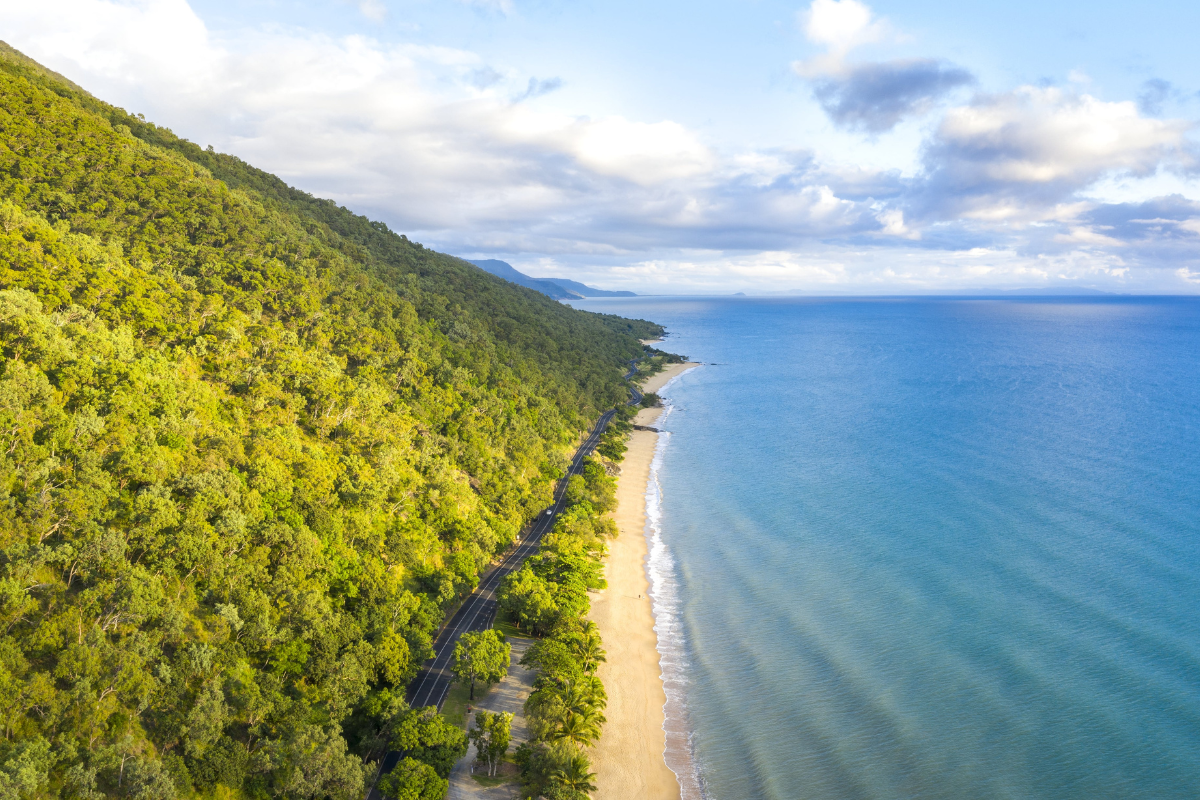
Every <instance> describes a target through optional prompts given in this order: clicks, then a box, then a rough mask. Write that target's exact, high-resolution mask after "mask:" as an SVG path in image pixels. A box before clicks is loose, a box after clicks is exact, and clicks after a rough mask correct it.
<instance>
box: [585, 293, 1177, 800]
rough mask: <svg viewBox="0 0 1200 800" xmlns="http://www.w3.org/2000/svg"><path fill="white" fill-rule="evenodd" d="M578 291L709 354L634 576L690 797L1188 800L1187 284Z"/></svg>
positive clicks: (679, 384) (671, 444)
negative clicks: (1171, 289)
mask: <svg viewBox="0 0 1200 800" xmlns="http://www.w3.org/2000/svg"><path fill="white" fill-rule="evenodd" d="M579 305H580V306H581V307H586V308H590V309H594V310H601V311H606V312H613V313H621V314H627V315H630V316H639V317H644V318H648V319H653V320H655V321H658V322H661V323H663V324H665V325H667V327H668V328H669V330H670V331H671V338H670V339H669V340H668V345H669V348H668V349H671V350H674V351H677V352H681V353H685V354H687V355H688V356H691V357H692V358H693V359H694V360H702V361H704V362H708V364H707V365H706V366H704V367H701V368H698V369H696V370H693V371H691V372H689V373H687V374H686V375H685V376H683V377H682V378H680V379H679V380H678V381H676V382H675V383H674V384H673V385H672V386H671V387H670V388H669V389H668V390H667V392H666V393H667V394H668V395H669V397H670V400H671V403H672V409H671V413H670V414H669V415H668V416H667V417H666V419H665V421H664V423H663V424H664V426H665V427H666V428H667V429H668V430H670V431H671V435H670V436H669V437H666V440H665V442H664V444H663V450H662V453H661V467H660V469H659V470H658V473H657V484H658V487H657V488H658V490H660V491H661V517H660V518H659V519H658V526H659V531H658V533H659V535H660V536H661V544H662V545H663V547H664V548H665V550H666V551H667V554H668V557H666V558H665V560H660V561H659V562H658V565H657V567H656V569H660V570H664V571H665V572H664V574H662V575H659V576H658V577H659V581H658V584H657V590H658V592H659V594H660V596H657V597H656V598H655V602H656V609H657V610H658V611H659V613H660V614H661V615H662V617H661V618H660V620H659V621H660V625H662V627H663V630H664V631H665V633H664V637H665V638H667V639H669V641H666V642H664V645H663V646H664V647H665V648H666V649H665V652H667V653H668V655H669V656H670V654H671V653H677V657H676V656H671V657H669V658H668V659H667V661H668V662H670V663H668V672H670V671H671V670H672V669H674V670H675V671H676V673H678V674H676V675H675V679H674V680H673V681H672V683H671V685H670V692H671V694H672V695H673V699H674V705H673V706H672V715H673V718H674V721H673V724H675V725H676V726H677V727H678V726H686V729H687V730H688V731H690V735H691V738H690V745H689V744H688V742H687V741H686V740H683V746H684V747H685V748H687V747H690V755H691V756H692V758H693V761H694V765H695V769H696V771H697V772H698V774H699V778H700V780H701V781H702V783H703V786H704V790H703V794H704V796H706V797H709V798H716V799H718V800H737V799H738V798H813V799H814V800H817V799H819V800H852V799H853V800H859V799H862V800H867V799H869V798H870V799H874V798H880V799H881V800H882V799H883V798H886V799H887V800H894V799H895V798H947V799H949V798H955V800H960V799H962V798H1054V799H1055V800H1067V799H1069V798H1081V799H1082V798H1134V797H1139V798H1141V797H1144V798H1176V797H1178V798H1184V797H1187V798H1194V797H1197V796H1200V622H1198V614H1200V302H1197V301H1196V300H1192V299H1147V298H1132V299H1129V298H1125V299H1104V300H1090V299H1089V300H1063V299H1038V300H1027V301H1020V300H960V299H955V300H948V299H933V300H928V299H900V300H885V299H880V300H795V299H788V300H749V299H731V298H726V299H690V298H688V299H663V298H638V299H633V300H625V299H622V300H604V301H588V302H586V303H580V304H579ZM664 587H665V588H664ZM668 617H670V618H669V619H668ZM672 648H675V649H674V650H672ZM668 677H669V678H671V677H672V676H671V675H670V674H669V675H668ZM679 743H680V740H679V739H678V738H677V739H676V745H679ZM675 756H676V761H677V762H678V763H676V764H675V766H676V767H677V768H678V766H679V763H681V762H679V756H680V754H679V753H676V754H675ZM685 779H689V778H688V776H685ZM689 780H690V779H689ZM685 782H686V780H685Z"/></svg>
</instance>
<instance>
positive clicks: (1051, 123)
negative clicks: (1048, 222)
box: [922, 86, 1193, 222]
mask: <svg viewBox="0 0 1200 800" xmlns="http://www.w3.org/2000/svg"><path fill="white" fill-rule="evenodd" d="M1190 127H1191V126H1190V124H1188V123H1185V122H1182V121H1179V120H1158V119H1150V118H1147V117H1144V116H1142V115H1141V114H1139V113H1138V109H1137V107H1136V105H1135V104H1134V103H1132V102H1106V101H1102V100H1098V99H1096V98H1095V97H1092V96H1090V95H1087V94H1076V93H1073V92H1068V91H1064V90H1062V89H1058V88H1054V87H1049V88H1039V87H1033V86H1024V87H1021V88H1019V89H1017V90H1015V91H1012V92H1006V93H1002V94H992V95H985V96H981V97H978V98H976V99H975V100H973V101H972V102H971V103H969V104H967V105H964V106H959V107H957V108H953V109H951V110H950V111H949V112H948V113H947V114H946V116H945V118H944V119H943V120H942V122H941V125H940V126H939V127H938V129H937V132H936V134H935V135H934V137H933V139H932V140H931V141H930V142H929V143H928V144H927V147H926V151H925V156H924V159H925V166H926V170H927V173H928V182H927V185H926V186H925V187H924V188H923V190H922V191H923V194H924V196H925V200H926V202H928V203H929V204H931V205H932V206H935V207H936V208H937V211H938V213H940V214H941V215H942V216H943V217H967V218H972V219H979V220H988V221H1004V222H1009V221H1035V220H1041V219H1054V218H1056V217H1057V216H1061V215H1060V213H1059V212H1060V211H1061V204H1063V203H1066V202H1068V201H1069V200H1070V199H1071V197H1072V195H1073V194H1074V193H1075V192H1077V191H1079V190H1081V189H1083V188H1085V187H1087V186H1089V185H1091V184H1093V183H1095V182H1096V181H1097V180H1099V179H1100V178H1102V177H1105V176H1108V175H1112V174H1116V173H1119V174H1127V175H1134V176H1145V175H1150V174H1153V173H1154V172H1155V171H1156V170H1157V169H1158V168H1159V167H1160V165H1168V166H1177V167H1184V166H1188V165H1190V164H1191V163H1192V162H1193V157H1192V153H1191V146H1190V145H1189V143H1188V142H1187V139H1186V138H1185V134H1186V133H1187V131H1188V130H1189V128H1190Z"/></svg>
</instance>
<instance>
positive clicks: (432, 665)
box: [408, 410, 617, 710]
mask: <svg viewBox="0 0 1200 800" xmlns="http://www.w3.org/2000/svg"><path fill="white" fill-rule="evenodd" d="M616 413H617V412H616V411H615V410H614V411H606V412H604V414H603V415H602V416H601V417H600V419H599V420H598V421H597V422H596V425H595V427H594V428H593V429H592V432H591V433H590V434H589V435H588V437H587V439H585V440H584V442H583V444H581V445H579V449H578V450H576V451H575V458H574V459H573V460H572V461H571V466H570V468H569V469H568V470H567V474H566V475H564V476H563V477H562V479H560V480H559V482H558V486H557V487H556V488H555V490H554V502H553V503H552V504H551V505H550V507H549V508H547V509H546V510H544V511H542V512H541V513H540V514H538V516H537V518H536V519H535V520H534V522H533V525H532V526H531V527H530V528H529V530H528V531H527V532H526V533H525V535H524V537H523V538H521V539H519V540H518V541H517V544H516V546H515V547H513V548H511V549H510V550H509V551H508V553H507V554H506V555H505V556H504V559H503V560H502V561H501V562H500V563H499V564H497V565H495V566H493V567H492V568H491V569H489V570H488V571H487V572H485V573H484V575H483V578H482V579H480V581H479V586H478V588H476V589H475V591H474V592H473V593H472V594H471V596H470V597H468V598H467V599H466V601H465V602H464V603H463V604H462V605H461V606H460V607H459V609H458V611H457V612H455V614H454V616H453V617H451V618H450V622H449V623H447V624H446V626H445V627H444V628H442V631H441V633H439V634H438V637H437V639H435V640H434V643H433V652H434V656H433V659H431V660H430V661H429V662H427V663H426V665H425V666H424V667H423V668H422V669H421V671H420V672H418V673H417V677H416V678H415V679H414V680H413V682H412V683H411V684H409V691H408V704H409V705H410V706H411V707H413V708H419V707H421V706H437V708H438V709H439V710H440V709H441V707H442V703H443V702H444V701H445V699H446V694H447V693H449V691H450V684H451V683H452V682H453V681H454V675H453V674H451V672H450V666H451V663H452V662H453V660H454V645H455V644H456V643H457V642H458V638H459V637H460V636H462V634H464V633H467V632H468V631H483V630H487V629H488V628H490V627H492V620H493V619H495V616H496V608H497V599H496V591H497V590H498V589H499V588H500V581H502V580H504V578H505V576H507V575H508V574H509V573H511V572H514V571H516V570H517V569H520V567H521V564H522V563H524V561H525V559H527V558H529V556H531V555H533V554H534V553H535V552H537V549H538V545H540V544H541V541H542V537H543V536H545V535H546V533H548V532H549V531H551V530H553V528H554V522H555V520H557V519H558V514H559V512H560V511H562V509H563V504H564V503H565V502H566V497H567V481H568V480H570V478H571V476H572V475H578V474H580V473H581V472H582V471H583V462H584V459H586V458H587V457H588V456H589V455H591V454H592V451H593V450H595V449H596V445H598V444H600V436H601V435H602V434H603V433H604V429H605V428H607V427H608V423H609V422H610V421H611V420H612V418H613V415H614V414H616Z"/></svg>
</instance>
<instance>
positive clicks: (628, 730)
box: [591, 364, 697, 800]
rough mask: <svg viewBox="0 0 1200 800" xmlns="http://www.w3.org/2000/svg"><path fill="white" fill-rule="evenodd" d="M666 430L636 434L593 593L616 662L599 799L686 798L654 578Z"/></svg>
mask: <svg viewBox="0 0 1200 800" xmlns="http://www.w3.org/2000/svg"><path fill="white" fill-rule="evenodd" d="M694 366H697V365H695V364H673V365H671V367H669V368H668V369H666V370H664V371H663V372H660V373H658V374H657V375H653V376H651V377H650V378H649V379H647V380H646V381H645V382H644V384H643V386H642V389H643V391H647V392H655V391H658V390H659V389H661V388H662V387H663V385H665V384H666V383H667V381H669V380H671V379H672V378H673V377H675V376H676V375H678V374H680V373H681V372H683V371H685V370H687V369H689V368H690V367H694ZM659 413H660V411H659V409H657V408H649V409H643V410H642V411H640V412H639V413H638V416H637V418H636V419H635V420H634V422H635V423H636V424H638V425H646V426H649V425H653V423H654V421H655V420H656V419H657V418H658V415H659ZM657 443H658V434H656V433H653V432H652V431H634V432H633V433H632V434H631V435H630V439H629V449H628V450H627V451H626V453H625V460H624V461H623V462H622V464H621V476H620V478H618V480H617V511H616V522H617V528H618V530H619V531H620V535H619V536H618V537H617V538H616V539H615V540H614V541H613V542H612V543H611V544H610V546H609V554H608V558H607V560H606V561H605V574H606V577H607V578H608V588H607V589H606V590H605V591H603V592H601V593H600V594H598V595H595V596H593V598H592V613H591V618H592V620H594V621H595V623H596V624H597V625H598V626H599V628H600V635H601V636H602V637H603V639H604V647H605V650H607V651H608V661H607V662H605V663H604V664H601V665H600V670H599V675H600V679H601V680H602V681H603V682H604V687H605V689H606V690H607V691H608V708H607V709H606V710H605V712H604V713H605V716H606V717H608V724H606V725H605V726H604V734H603V735H602V736H601V737H600V741H599V742H597V743H596V746H595V748H594V749H593V750H592V754H591V755H592V761H593V766H592V769H593V770H594V771H595V772H596V786H597V791H596V794H595V797H596V800H631V798H638V799H639V800H678V798H679V783H678V781H677V780H676V779H675V774H674V773H673V772H671V770H669V769H668V768H667V765H666V762H665V761H664V760H663V750H664V749H665V747H666V736H665V734H664V732H663V705H664V704H665V703H666V700H667V698H666V694H665V693H664V692H663V685H662V670H661V668H660V667H659V663H658V658H659V655H658V649H657V645H658V641H657V639H656V638H655V633H654V615H653V613H652V610H651V606H650V597H649V582H648V581H647V578H646V557H647V553H648V549H647V544H646V536H645V529H646V484H647V482H648V481H649V478H650V462H651V460H652V459H653V457H654V448H655V446H656V445H657Z"/></svg>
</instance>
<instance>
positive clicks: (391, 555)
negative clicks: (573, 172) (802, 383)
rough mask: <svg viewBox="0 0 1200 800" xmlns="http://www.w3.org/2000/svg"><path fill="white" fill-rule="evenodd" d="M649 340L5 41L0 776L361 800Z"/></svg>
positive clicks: (0, 137) (1, 86)
mask: <svg viewBox="0 0 1200 800" xmlns="http://www.w3.org/2000/svg"><path fill="white" fill-rule="evenodd" d="M661 333H662V330H661V328H658V327H657V326H654V325H651V324H650V323H645V322H642V321H630V320H623V319H620V318H615V317H603V316H600V315H594V314H588V313H585V312H580V311H575V310H573V309H570V308H568V307H566V306H563V305H560V304H558V303H556V302H554V301H552V300H550V299H548V298H546V297H544V296H543V295H541V294H539V293H537V292H534V291H532V290H527V289H522V288H520V287H515V286H512V285H510V284H508V283H506V282H504V281H502V280H500V279H498V278H495V277H493V276H491V275H488V274H486V273H484V272H483V271H481V270H478V269H477V268H475V267H473V266H471V265H469V264H467V263H465V262H463V261H460V260H458V259H455V258H451V257H449V256H445V255H441V254H438V253H434V252H432V251H430V250H428V249H425V248H423V247H422V246H421V245H419V244H416V243H414V242H410V241H408V240H407V239H406V238H405V237H403V236H399V235H396V234H394V233H392V232H391V231H389V230H388V229H387V227H386V226H384V225H383V224H381V223H376V222H370V221H368V220H366V219H364V218H362V217H359V216H355V215H354V214H352V213H350V212H348V211H346V210H345V209H342V208H338V207H337V206H336V205H335V204H333V203H331V202H328V201H325V200H319V199H316V198H313V197H311V196H309V195H306V194H304V193H302V192H299V191H297V190H294V189H291V188H289V187H287V186H286V185H284V184H283V183H282V182H281V181H279V180H278V179H276V178H274V177H273V176H270V175H268V174H265V173H263V172H260V171H258V170H255V169H253V168H252V167H249V166H248V165H246V164H244V163H243V162H241V161H239V160H237V159H235V158H233V157H230V156H225V155H221V154H218V153H214V152H212V151H206V150H202V149H200V148H199V147H197V146H195V145H193V144H191V143H188V142H185V141H182V140H180V139H178V138H176V137H175V136H173V135H172V134H171V133H170V132H169V131H166V130H165V129H161V128H157V127H155V126H153V125H151V124H150V123H148V122H145V121H144V120H141V119H139V118H135V117H131V116H129V115H127V114H126V113H124V112H122V111H121V110H119V109H116V108H113V107H111V106H108V105H106V104H104V103H102V102H100V101H98V100H96V99H95V98H92V97H91V96H89V95H87V94H86V93H84V92H83V91H82V90H80V89H79V88H78V87H75V86H73V85H71V84H69V83H67V82H66V81H63V80H62V79H60V78H58V77H57V76H55V75H53V73H48V72H47V71H45V70H43V69H41V68H40V67H38V66H37V65H36V64H33V63H32V62H29V61H28V60H27V59H24V58H23V57H21V56H20V55H19V54H16V53H14V52H13V51H11V50H10V49H4V50H0V348H2V351H3V361H2V365H0V537H2V550H3V562H2V564H0V720H2V722H3V726H4V738H3V740H2V741H0V798H7V797H13V798H16V797H59V796H61V797H78V798H98V797H137V798H171V797H179V798H184V797H255V798H258V797H263V798H265V797H285V798H322V797H331V798H353V797H358V796H361V791H362V788H363V776H364V772H365V770H366V769H367V767H365V766H364V758H366V757H369V756H371V755H373V754H378V753H379V752H381V751H382V750H383V749H386V746H387V741H386V740H387V737H389V736H392V735H393V733H394V728H395V725H396V724H397V720H404V719H410V717H405V716H404V715H403V713H402V712H403V704H402V697H403V694H404V687H405V685H406V683H407V682H408V681H409V680H410V679H411V678H412V676H413V674H414V672H415V670H416V668H417V666H418V665H419V664H420V662H421V661H422V660H423V659H424V658H425V657H426V655H427V654H428V652H429V647H430V640H431V634H432V632H433V631H434V630H435V629H436V626H437V625H438V623H439V622H440V621H441V619H442V616H443V613H444V611H445V609H446V608H447V606H448V605H450V604H451V603H453V602H454V600H455V598H456V597H458V596H460V595H461V594H462V593H463V592H465V591H468V590H469V589H470V588H471V587H472V586H473V585H474V584H475V582H476V580H477V576H478V574H479V572H480V570H481V569H482V568H483V567H484V566H485V565H486V564H487V563H488V561H489V560H490V558H491V557H492V556H493V555H494V554H495V553H497V552H498V551H500V550H502V549H503V548H504V547H506V545H507V544H508V543H509V542H510V541H511V540H512V539H513V537H514V536H515V535H516V533H517V531H518V530H519V529H520V527H521V526H522V525H523V524H524V523H525V522H526V521H527V520H528V519H529V518H530V517H531V515H533V514H534V513H536V511H537V510H538V509H539V508H541V507H542V506H544V505H545V503H546V502H547V500H548V499H549V497H550V491H551V487H552V482H553V480H554V479H555V478H556V477H557V476H559V475H561V474H562V470H563V466H564V464H565V454H566V453H567V452H569V450H570V448H571V446H572V445H573V444H574V443H575V442H576V441H577V440H578V437H579V434H580V433H581V431H583V430H584V429H585V428H586V427H587V426H588V425H589V424H590V423H591V422H592V421H593V419H594V418H595V417H596V416H597V415H598V414H599V413H600V412H601V411H602V410H603V409H605V408H607V407H611V406H612V405H613V404H615V403H617V402H619V401H621V400H622V399H623V398H624V396H625V390H624V389H623V388H622V383H621V381H620V375H621V372H622V366H623V364H622V362H623V361H625V360H627V359H630V358H633V357H635V356H637V355H639V354H640V353H641V350H642V348H641V346H640V345H639V343H638V341H637V338H638V337H641V338H648V337H651V336H657V335H659V334H661Z"/></svg>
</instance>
